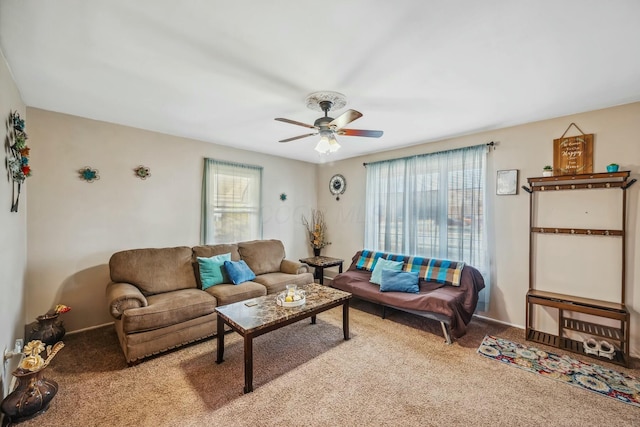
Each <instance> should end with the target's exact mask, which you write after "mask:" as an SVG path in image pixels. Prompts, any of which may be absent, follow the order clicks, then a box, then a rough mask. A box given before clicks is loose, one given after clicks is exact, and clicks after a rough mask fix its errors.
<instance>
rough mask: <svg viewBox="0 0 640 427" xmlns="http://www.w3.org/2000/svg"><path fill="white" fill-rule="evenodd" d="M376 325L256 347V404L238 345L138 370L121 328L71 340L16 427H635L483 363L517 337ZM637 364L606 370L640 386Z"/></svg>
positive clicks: (632, 417)
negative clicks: (32, 410)
mask: <svg viewBox="0 0 640 427" xmlns="http://www.w3.org/2000/svg"><path fill="white" fill-rule="evenodd" d="M380 314H381V309H380V308H379V307H377V306H374V305H371V304H368V303H365V302H363V301H358V300H355V301H353V304H352V309H351V337H352V338H351V340H349V341H344V340H343V339H342V329H341V326H342V311H341V309H340V308H337V309H332V310H329V311H327V312H324V313H321V314H320V315H319V316H318V321H317V324H316V325H311V324H310V323H309V322H308V320H305V321H301V322H298V323H295V324H293V325H289V326H287V327H285V328H282V329H279V330H277V331H273V332H271V333H268V334H266V335H263V336H261V337H258V338H257V339H256V340H255V341H254V390H255V391H254V392H253V393H249V394H243V392H242V388H243V385H244V376H243V344H242V340H241V338H240V336H238V335H237V334H235V333H231V334H228V335H227V336H226V337H225V344H226V345H225V362H224V363H222V364H220V365H217V364H216V363H215V357H216V355H215V353H216V341H215V339H214V340H208V341H204V342H200V343H197V344H193V345H190V346H187V347H184V348H181V349H179V350H176V351H173V352H170V353H167V354H164V355H161V356H159V357H155V358H152V359H149V360H147V361H145V362H143V363H141V364H139V365H137V366H134V367H130V368H129V367H127V365H126V363H125V360H124V357H123V355H122V352H121V350H120V348H119V345H118V342H117V337H116V334H115V331H114V330H113V327H103V328H98V329H94V330H89V331H85V332H81V333H77V334H69V335H67V336H66V337H65V338H64V341H65V344H66V346H65V347H64V348H63V349H62V351H61V352H60V353H59V354H58V355H57V356H56V358H55V359H54V360H53V362H52V364H51V366H50V367H48V368H47V374H46V376H47V377H48V378H51V379H53V380H55V381H57V382H58V384H59V386H60V387H59V392H58V394H57V396H56V397H55V398H54V400H53V401H52V403H51V405H50V408H49V410H48V411H47V412H46V413H44V414H42V415H40V416H38V417H37V418H34V419H32V420H29V421H25V422H23V423H21V424H20V426H21V427H22V426H24V427H30V426H38V427H44V426H63V425H64V426H203V425H211V426H214V425H220V426H355V425H358V426H368V425H375V426H449V425H465V426H480V425H509V426H538V425H553V426H581V427H582V426H585V425H594V426H596V425H597V426H600V425H611V426H634V425H638V426H640V409H639V408H637V407H633V406H630V405H627V404H624V403H622V402H617V401H615V400H613V399H609V398H605V397H602V396H599V395H596V394H594V393H591V392H589V391H586V390H583V389H580V388H577V387H572V386H569V385H565V384H560V383H558V382H556V381H551V380H549V379H548V378H544V377H542V376H540V375H532V374H531V373H529V372H526V371H523V370H520V369H512V368H510V367H509V366H506V365H504V364H500V363H496V362H495V361H493V360H490V359H487V358H485V357H482V356H480V355H479V354H477V352H476V350H477V348H478V346H479V345H480V343H481V342H482V340H483V338H484V336H485V335H494V336H500V337H503V338H505V339H509V340H513V341H517V342H525V341H524V331H523V330H521V329H517V328H513V327H507V326H504V325H500V324H497V323H493V322H488V321H484V320H482V319H476V318H474V319H473V321H472V322H471V324H470V325H469V327H468V331H467V334H466V335H465V336H463V337H462V338H460V339H458V340H456V341H455V342H454V343H453V344H452V345H446V344H445V343H444V339H443V337H442V333H441V330H440V325H439V323H437V322H434V321H430V320H427V319H423V318H420V317H417V316H413V315H410V314H407V313H402V312H397V311H391V310H388V312H387V319H382V318H381V317H380ZM547 350H549V351H551V350H553V351H556V352H558V353H562V352H561V351H558V350H557V349H552V348H548V349H547ZM569 354H571V353H569ZM632 363H633V366H632V368H628V369H627V368H621V367H618V366H616V365H611V366H610V368H612V369H618V370H620V371H623V372H625V373H627V374H629V375H633V376H635V377H638V376H640V369H639V368H640V363H639V361H638V360H636V359H634V360H633V361H632ZM603 365H608V364H606V363H603Z"/></svg>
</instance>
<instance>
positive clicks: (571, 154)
mask: <svg viewBox="0 0 640 427" xmlns="http://www.w3.org/2000/svg"><path fill="white" fill-rule="evenodd" d="M571 126H575V127H576V129H578V131H580V133H581V134H582V135H578V136H568V137H565V135H566V134H567V131H568V130H569V128H571ZM553 169H554V173H555V175H578V174H583V173H592V172H593V134H592V133H590V134H585V133H584V132H582V130H580V128H579V127H578V126H577V125H576V124H575V123H571V124H570V125H569V127H568V128H567V130H565V131H564V133H563V134H562V136H561V137H560V138H558V139H554V140H553Z"/></svg>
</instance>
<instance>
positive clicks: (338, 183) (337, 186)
mask: <svg viewBox="0 0 640 427" xmlns="http://www.w3.org/2000/svg"><path fill="white" fill-rule="evenodd" d="M346 189H347V180H346V179H345V178H344V176H342V175H340V174H336V175H333V176H332V177H331V179H330V180H329V191H330V192H331V194H333V195H334V196H336V200H340V195H341V194H344V192H345V190H346Z"/></svg>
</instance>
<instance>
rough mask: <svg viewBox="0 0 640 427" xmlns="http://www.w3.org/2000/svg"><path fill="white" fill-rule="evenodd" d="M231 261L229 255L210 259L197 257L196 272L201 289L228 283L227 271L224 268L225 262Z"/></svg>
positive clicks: (215, 256)
mask: <svg viewBox="0 0 640 427" xmlns="http://www.w3.org/2000/svg"><path fill="white" fill-rule="evenodd" d="M230 260H231V254H230V253H226V254H222V255H214V256H212V257H208V258H205V257H198V267H199V268H198V271H199V272H200V283H201V284H202V289H207V288H208V287H211V286H215V285H219V284H220V283H225V282H229V276H227V270H226V269H225V268H224V263H225V261H230Z"/></svg>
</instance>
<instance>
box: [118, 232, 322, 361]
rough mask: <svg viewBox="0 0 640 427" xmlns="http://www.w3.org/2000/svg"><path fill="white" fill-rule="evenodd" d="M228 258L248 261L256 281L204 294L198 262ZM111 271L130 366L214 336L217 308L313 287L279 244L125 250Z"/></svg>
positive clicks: (303, 267) (308, 276)
mask: <svg viewBox="0 0 640 427" xmlns="http://www.w3.org/2000/svg"><path fill="white" fill-rule="evenodd" d="M225 253H231V260H232V261H238V260H244V261H245V262H246V263H247V265H248V266H249V268H250V269H251V270H252V271H253V272H254V273H255V274H256V278H255V279H254V280H252V281H248V282H244V283H241V284H238V285H234V284H232V283H223V284H219V285H215V286H212V287H210V288H207V289H206V290H202V286H201V284H200V273H199V268H198V262H197V257H211V256H214V255H220V254H225ZM109 270H110V274H111V282H110V283H109V284H108V285H107V289H106V295H107V304H108V307H109V311H110V313H111V315H112V316H113V318H114V319H115V320H114V324H115V328H116V332H117V334H118V338H119V340H120V346H121V347H122V351H123V352H124V355H125V358H126V359H127V362H128V363H129V364H130V365H131V364H134V363H135V362H137V361H139V360H141V359H143V358H145V357H148V356H151V355H154V354H157V353H161V352H164V351H167V350H169V349H172V348H175V347H179V346H181V345H184V344H187V343H190V342H193V341H197V340H201V339H204V338H207V337H211V336H213V335H215V332H216V322H217V315H216V313H215V308H216V307H217V306H220V305H225V304H230V303H233V302H237V301H242V300H245V299H249V298H254V297H259V296H262V295H267V294H273V293H277V292H280V291H282V290H284V289H285V285H287V284H297V285H305V284H308V283H312V282H313V275H312V274H311V273H310V272H309V267H308V266H307V265H306V264H301V263H299V262H294V261H290V260H287V259H285V251H284V246H283V244H282V242H281V241H279V240H254V241H249V242H241V243H237V244H220V245H207V246H195V247H192V248H191V247H187V246H179V247H175V248H160V249H132V250H126V251H121V252H117V253H115V254H113V255H112V256H111V259H110V260H109Z"/></svg>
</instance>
